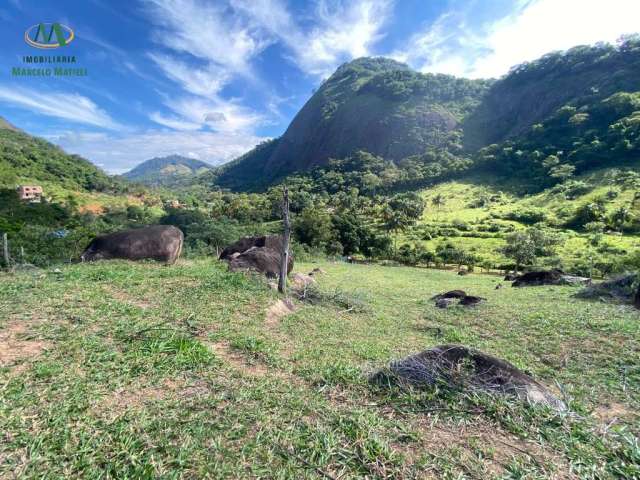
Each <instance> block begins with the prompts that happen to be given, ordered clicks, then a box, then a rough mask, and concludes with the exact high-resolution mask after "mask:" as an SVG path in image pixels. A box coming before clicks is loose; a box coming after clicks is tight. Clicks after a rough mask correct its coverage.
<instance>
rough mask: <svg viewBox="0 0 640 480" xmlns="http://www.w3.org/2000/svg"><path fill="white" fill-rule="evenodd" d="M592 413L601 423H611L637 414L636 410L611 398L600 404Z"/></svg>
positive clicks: (628, 418)
mask: <svg viewBox="0 0 640 480" xmlns="http://www.w3.org/2000/svg"><path fill="white" fill-rule="evenodd" d="M592 415H593V416H594V417H595V418H596V419H597V420H598V421H599V422H600V423H602V424H605V425H609V424H612V423H617V422H618V421H623V422H624V421H625V420H630V419H631V418H633V417H634V416H635V412H634V411H633V410H632V409H631V408H630V407H627V406H626V405H624V404H622V403H619V402H616V401H613V400H610V401H607V402H605V403H603V404H601V405H600V406H598V408H596V409H595V410H594V411H593V413H592Z"/></svg>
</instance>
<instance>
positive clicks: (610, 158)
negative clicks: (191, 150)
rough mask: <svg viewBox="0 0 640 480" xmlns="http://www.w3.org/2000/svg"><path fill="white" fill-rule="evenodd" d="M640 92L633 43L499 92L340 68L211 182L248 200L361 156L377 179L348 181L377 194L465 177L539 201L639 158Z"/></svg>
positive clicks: (367, 63)
mask: <svg viewBox="0 0 640 480" xmlns="http://www.w3.org/2000/svg"><path fill="white" fill-rule="evenodd" d="M639 91H640V40H638V39H637V38H635V37H634V38H629V39H627V40H626V41H624V42H621V43H620V44H619V45H617V46H613V45H609V44H603V45H597V46H593V47H587V46H582V47H575V48H573V49H570V50H568V51H565V52H555V53H551V54H548V55H545V56H544V57H542V58H541V59H539V60H536V61H534V62H530V63H526V64H522V65H519V66H516V67H514V68H513V69H512V70H511V72H510V73H509V74H508V75H506V76H505V77H503V78H501V79H499V80H497V81H492V80H487V81H480V80H474V81H472V80H466V79H458V78H455V77H451V76H446V75H431V74H421V73H418V72H414V71H412V70H410V69H409V68H408V67H407V66H406V65H403V64H401V63H398V62H395V61H392V60H387V59H381V58H363V59H359V60H355V61H353V62H351V63H348V64H345V65H343V66H341V67H340V68H339V69H338V70H337V71H336V72H335V73H334V74H333V75H332V76H331V77H330V78H329V79H328V80H327V81H326V82H325V83H324V84H323V85H322V86H321V87H320V89H319V90H318V91H317V92H316V93H315V94H314V95H313V96H312V97H311V99H310V100H309V101H308V102H307V104H306V105H305V106H304V107H303V108H302V110H301V111H300V112H299V113H298V115H297V116H296V117H295V118H294V120H293V121H292V123H291V125H290V126H289V128H288V129H287V131H286V132H285V133H284V135H283V136H282V137H280V138H279V139H277V140H274V141H272V142H271V143H269V144H267V145H262V146H260V147H257V148H256V149H254V150H253V151H251V152H248V153H247V154H245V155H244V156H243V157H241V158H239V159H237V160H236V161H234V162H232V163H231V164H229V165H228V166H225V167H224V168H222V169H220V170H219V171H218V172H217V178H215V180H214V182H215V183H216V184H217V185H220V186H223V187H229V188H233V189H236V190H255V189H259V188H264V187H266V186H267V185H269V184H273V183H274V182H277V181H279V180H281V179H282V178H283V177H284V176H285V175H287V174H290V173H294V172H298V173H300V172H308V171H311V172H312V173H310V175H311V177H318V175H320V176H323V175H324V174H322V173H321V174H319V173H318V171H319V170H322V171H323V172H324V173H326V172H327V171H331V172H333V174H332V175H334V176H338V177H339V176H343V177H344V173H345V172H344V170H345V163H350V160H349V158H351V157H352V156H353V155H354V154H355V152H357V151H364V152H367V153H369V154H371V157H370V158H373V157H377V158H380V159H382V162H383V163H384V168H379V167H380V162H377V163H376V164H372V165H361V167H358V168H361V169H360V170H357V169H355V170H354V168H353V166H352V167H349V168H348V170H349V172H351V173H353V172H359V173H360V174H361V175H360V176H363V175H367V183H370V184H376V189H375V190H376V191H378V192H380V191H383V190H384V191H392V190H398V189H407V188H412V189H415V188H419V187H421V186H425V185H428V184H432V183H435V182H437V181H442V180H446V179H449V178H453V177H455V176H457V175H460V174H463V173H464V172H465V171H474V172H487V173H490V174H492V175H494V176H498V177H500V176H508V177H509V178H516V179H519V181H520V182H521V183H522V185H523V188H524V189H525V190H528V191H532V190H533V191H536V190H541V189H543V188H546V187H549V186H552V185H554V184H556V183H559V182H562V181H564V180H566V179H568V178H571V176H572V175H574V174H580V173H584V172H586V171H589V170H591V169H594V168H600V167H603V166H618V165H621V164H624V163H625V162H633V161H634V160H636V159H637V158H638V148H639V144H638V125H640V116H639V115H640V113H638V112H640V100H639V95H640V94H639V93H638V92H639ZM332 159H333V160H332ZM374 163H375V162H374ZM372 174H373V175H375V176H376V177H377V178H374V177H372ZM351 176H352V177H356V176H357V175H355V174H354V175H351ZM337 183H340V184H342V185H345V183H344V182H341V181H338V182H337ZM352 183H353V182H352ZM349 184H350V183H349V182H346V185H349ZM355 186H359V185H355Z"/></svg>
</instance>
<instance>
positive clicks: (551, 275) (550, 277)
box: [511, 270, 564, 287]
mask: <svg viewBox="0 0 640 480" xmlns="http://www.w3.org/2000/svg"><path fill="white" fill-rule="evenodd" d="M563 276H564V272H563V271H562V270H540V271H535V272H527V273H523V274H522V275H520V276H519V277H518V278H516V279H515V281H514V282H513V284H512V285H511V286H512V287H527V286H533V285H557V284H558V283H560V281H561V278H562V277H563Z"/></svg>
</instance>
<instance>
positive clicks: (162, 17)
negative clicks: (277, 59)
mask: <svg viewBox="0 0 640 480" xmlns="http://www.w3.org/2000/svg"><path fill="white" fill-rule="evenodd" d="M147 3H148V4H149V6H150V12H151V15H152V19H153V20H154V22H155V23H156V24H157V25H158V26H160V27H161V30H160V31H159V32H158V33H157V34H156V36H155V40H156V41H157V42H158V43H160V44H162V45H164V46H166V47H167V48H169V49H171V50H174V51H177V52H180V53H186V54H188V55H192V56H194V57H196V58H199V59H202V60H207V61H208V62H211V63H213V64H217V65H220V66H222V67H224V68H225V69H227V70H229V71H231V72H246V71H247V70H248V69H249V60H250V59H251V58H252V57H254V56H255V55H256V54H257V53H259V52H260V51H262V49H264V48H265V47H266V46H267V45H268V43H269V41H268V39H267V38H266V37H263V36H262V35H260V32H257V31H251V30H250V29H249V28H248V27H247V26H246V25H245V24H244V22H243V21H242V19H241V18H239V17H237V16H234V15H229V13H228V12H226V11H225V6H224V5H223V4H222V3H221V2H220V3H211V2H208V3H205V2H201V1H196V0H148V1H147Z"/></svg>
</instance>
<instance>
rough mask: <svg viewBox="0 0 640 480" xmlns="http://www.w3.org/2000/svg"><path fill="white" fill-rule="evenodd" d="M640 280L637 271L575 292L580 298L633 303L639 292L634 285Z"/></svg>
mask: <svg viewBox="0 0 640 480" xmlns="http://www.w3.org/2000/svg"><path fill="white" fill-rule="evenodd" d="M638 280H639V276H638V274H636V273H626V274H624V275H618V276H616V277H614V278H610V279H609V280H605V281H604V282H600V283H596V284H594V285H588V286H587V287H586V288H583V289H582V290H580V291H579V292H578V293H576V294H575V296H576V297H578V298H587V299H597V300H601V301H611V302H620V303H633V302H634V297H635V298H637V296H636V295H637V292H636V289H635V288H634V285H635V284H636V282H637V281H638Z"/></svg>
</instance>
